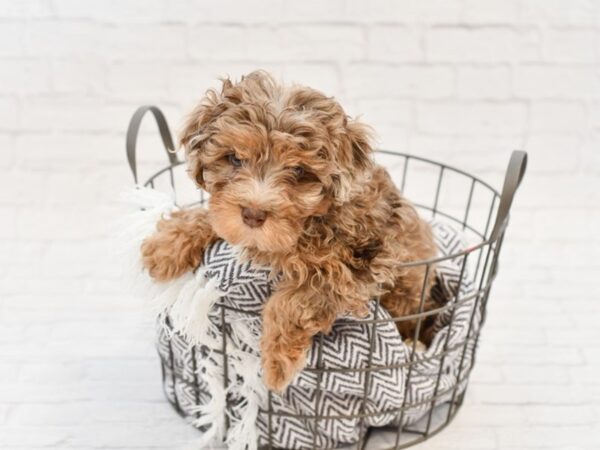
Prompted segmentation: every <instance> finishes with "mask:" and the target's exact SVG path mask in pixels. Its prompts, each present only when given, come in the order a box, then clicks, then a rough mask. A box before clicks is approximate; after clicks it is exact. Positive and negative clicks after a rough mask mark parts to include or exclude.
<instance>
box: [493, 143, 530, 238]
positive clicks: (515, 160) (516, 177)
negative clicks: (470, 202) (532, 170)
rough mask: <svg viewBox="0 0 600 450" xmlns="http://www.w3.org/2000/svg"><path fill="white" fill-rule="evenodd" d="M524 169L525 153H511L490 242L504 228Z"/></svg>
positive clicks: (525, 163)
mask: <svg viewBox="0 0 600 450" xmlns="http://www.w3.org/2000/svg"><path fill="white" fill-rule="evenodd" d="M526 169H527V152H524V151H522V150H515V151H513V152H512V155H511V157H510V161H509V162H508V168H507V169H506V176H505V177H504V186H503V187H502V195H501V196H500V206H499V207H498V214H497V215H496V223H495V224H494V229H493V230H492V234H491V235H490V240H491V241H495V240H496V239H498V237H499V236H500V234H501V233H502V232H503V231H504V229H505V227H506V223H507V220H508V214H509V212H510V207H511V206H512V202H513V198H514V196H515V192H517V189H518V187H519V185H520V184H521V181H522V180H523V176H525V170H526Z"/></svg>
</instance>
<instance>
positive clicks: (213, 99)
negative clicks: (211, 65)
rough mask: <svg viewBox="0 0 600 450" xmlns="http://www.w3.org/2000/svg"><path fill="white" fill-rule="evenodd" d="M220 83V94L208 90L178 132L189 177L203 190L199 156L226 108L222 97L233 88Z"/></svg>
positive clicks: (226, 82) (229, 83) (227, 84)
mask: <svg viewBox="0 0 600 450" xmlns="http://www.w3.org/2000/svg"><path fill="white" fill-rule="evenodd" d="M222 82H223V86H222V88H221V92H217V91H216V90H214V89H210V90H208V91H207V92H206V95H205V97H204V98H203V99H202V100H201V101H200V103H198V105H196V106H195V107H194V109H193V110H192V111H191V112H190V113H189V114H188V115H187V117H186V119H185V122H184V124H183V127H182V128H181V131H180V132H179V143H180V145H181V146H182V147H183V148H184V149H185V155H186V158H187V160H188V166H189V169H190V176H192V178H193V179H194V180H195V181H196V183H198V185H199V186H200V187H201V188H203V189H204V188H205V187H206V186H205V184H204V178H203V176H202V173H203V167H202V161H201V160H202V158H201V154H202V152H203V151H204V146H205V145H206V142H207V141H208V140H209V138H210V137H211V135H212V133H213V130H212V127H211V125H212V124H213V122H214V121H215V119H216V118H217V117H219V116H220V115H221V114H222V113H223V112H224V111H226V110H227V108H228V106H227V104H226V102H225V101H224V95H225V92H226V91H227V90H229V89H230V88H231V87H232V86H233V85H232V83H231V81H230V80H228V79H224V80H222Z"/></svg>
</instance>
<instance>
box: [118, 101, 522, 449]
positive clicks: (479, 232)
mask: <svg viewBox="0 0 600 450" xmlns="http://www.w3.org/2000/svg"><path fill="white" fill-rule="evenodd" d="M148 111H150V112H151V113H152V114H153V116H154V118H155V119H156V122H157V124H158V127H159V131H160V134H161V137H162V141H163V144H164V147H165V149H166V154H167V157H168V165H167V166H165V167H164V168H162V169H161V170H159V171H158V172H156V173H154V175H152V176H151V177H149V178H148V179H147V180H146V181H144V182H143V185H144V186H146V187H151V188H157V185H158V184H159V183H163V184H165V185H166V186H169V187H170V188H171V189H173V191H174V192H175V193H176V195H177V189H176V185H177V179H178V176H179V174H178V167H179V166H181V165H183V164H184V162H183V161H180V160H179V159H178V158H177V156H176V154H175V153H174V151H173V149H174V145H173V140H172V137H171V134H170V132H169V128H168V125H167V122H166V120H165V118H164V116H163V114H162V112H161V111H160V110H159V109H158V108H156V107H154V106H142V107H140V108H139V109H138V110H137V111H136V112H135V114H134V115H133V117H132V119H131V122H130V124H129V129H128V133H127V145H126V147H127V159H128V162H129V166H130V168H131V171H132V173H133V177H134V180H135V182H136V183H138V173H137V164H136V141H137V135H138V131H139V127H140V124H141V121H142V119H143V117H144V115H145V114H146V113H147V112H148ZM377 156H378V157H379V158H381V159H383V160H384V161H382V162H383V163H385V164H386V166H387V167H391V168H392V172H391V173H392V176H393V177H394V181H395V182H396V184H397V186H398V187H399V188H400V189H401V191H402V192H404V193H405V194H406V196H407V197H408V198H409V199H411V200H412V201H413V203H414V204H415V206H416V207H417V208H418V209H419V210H420V212H421V213H422V214H424V215H429V216H431V217H440V218H443V219H445V220H447V221H448V222H450V223H453V224H454V225H455V226H456V227H458V228H460V229H461V230H463V232H464V233H465V235H468V236H469V237H470V242H472V243H471V244H470V245H469V246H468V248H467V249H464V250H461V251H459V252H457V253H456V254H452V255H449V256H445V257H441V258H436V259H431V260H427V261H420V262H415V263H410V265H411V266H421V267H423V270H424V271H426V272H429V270H430V269H431V267H432V264H435V263H437V262H440V261H443V260H449V259H451V260H456V261H458V262H459V263H460V265H461V267H462V269H461V273H460V281H459V286H460V283H463V282H466V281H467V280H466V277H469V280H468V281H469V282H471V283H473V285H474V286H475V291H474V296H475V307H474V308H473V313H472V314H471V316H470V321H469V325H468V332H467V334H466V338H465V339H464V341H463V342H461V344H460V351H461V352H462V354H461V357H460V365H459V370H458V377H457V378H458V382H457V383H456V386H455V388H454V390H453V392H452V393H451V395H450V398H449V400H448V395H447V394H448V393H444V394H446V395H445V396H444V398H445V400H444V401H437V400H438V399H440V398H441V397H442V393H441V392H438V388H439V382H440V377H441V369H442V366H443V360H444V358H445V357H446V354H447V352H448V351H449V350H450V349H447V348H444V351H442V352H440V353H439V354H436V355H435V357H436V358H439V359H440V360H441V361H442V364H440V371H439V373H438V374H437V379H436V384H435V394H434V396H433V399H432V400H431V402H430V405H429V406H428V409H427V411H426V413H425V414H424V416H423V418H422V419H421V420H420V421H419V422H417V423H415V424H412V425H411V426H410V427H406V426H402V425H399V426H396V425H394V426H388V427H383V431H382V432H383V433H384V435H385V436H387V437H386V438H385V439H383V440H382V441H383V442H385V443H386V444H384V445H382V446H381V447H379V448H386V449H388V448H389V449H390V450H391V449H400V448H406V447H409V446H411V445H414V444H417V443H419V442H422V441H424V440H427V439H428V438H429V437H431V436H433V435H435V434H436V433H438V432H439V431H441V430H442V429H443V428H445V427H446V426H447V425H448V424H449V423H450V422H451V421H452V419H453V418H454V416H455V415H456V413H457V412H458V410H459V409H460V407H461V405H462V402H463V398H464V394H465V390H464V389H463V390H461V391H459V389H458V387H459V386H460V385H463V386H465V387H466V385H467V384H468V378H469V375H470V373H471V370H472V368H473V366H474V363H475V352H476V348H477V343H478V341H479V337H480V331H481V328H482V327H481V325H482V324H483V322H484V321H485V316H486V314H485V312H486V306H487V301H488V298H489V294H490V289H491V287H492V284H493V281H494V279H495V277H496V275H497V272H498V257H499V254H500V250H501V247H502V242H503V240H504V235H505V232H506V227H507V224H508V218H509V211H510V207H511V204H512V201H513V197H514V195H515V192H516V190H517V188H518V186H519V184H520V182H521V180H522V178H523V176H524V174H525V169H526V165H527V154H526V153H525V152H522V151H514V152H513V153H512V156H511V158H510V162H509V165H508V169H507V172H506V176H505V180H504V186H503V189H502V193H501V194H500V193H499V192H498V191H497V190H496V189H494V188H493V187H492V186H490V185H489V184H488V183H486V182H485V181H482V180H481V179H479V178H477V177H475V176H473V175H470V174H468V173H466V172H464V171H462V170H459V169H456V168H454V167H451V166H448V165H446V164H442V163H438V162H435V161H431V160H428V159H425V158H421V157H417V156H412V155H408V154H404V153H399V152H393V151H386V150H379V151H378V152H377ZM181 172H183V171H181ZM452 180H453V181H452ZM186 183H188V184H191V183H190V182H189V180H188V181H186ZM451 184H452V185H453V186H454V187H453V193H452V195H451V196H450V197H448V196H445V192H447V191H449V190H450V189H449V185H451ZM459 184H461V185H462V186H464V189H463V191H464V194H463V195H459V194H456V192H457V191H458V187H457V186H458V185H459ZM411 185H414V186H415V189H413V190H414V192H410V191H411V189H410V188H411ZM196 195H197V197H196V198H195V199H191V201H188V202H183V201H182V202H180V203H179V204H180V205H183V206H190V205H193V204H198V203H204V202H205V200H206V195H205V193H204V192H202V191H201V190H200V191H199V192H196ZM177 200H178V201H179V199H177ZM466 268H467V270H465V269H466ZM467 274H468V275H467ZM463 278H465V279H463ZM424 298H425V296H424V295H422V296H421V305H420V306H421V309H420V311H421V312H420V313H418V314H415V315H412V316H405V317H396V318H392V319H376V320H370V321H368V323H367V322H365V323H367V324H368V325H369V326H371V327H374V326H376V325H377V324H378V323H382V322H385V321H394V322H399V321H404V320H416V321H417V327H416V330H415V335H414V338H413V343H414V344H413V348H412V353H411V354H410V360H409V361H408V363H407V370H408V372H407V377H406V384H407V385H408V384H409V383H410V379H411V374H412V369H413V362H414V356H415V350H416V345H417V341H418V340H419V336H420V333H421V330H422V328H423V324H424V323H425V321H426V320H427V319H428V318H429V317H430V316H431V315H432V314H435V313H442V312H444V311H446V310H448V309H449V308H456V303H457V302H458V301H460V299H457V298H456V299H455V301H454V302H448V303H447V304H446V305H443V306H440V307H439V308H438V309H436V310H435V311H433V312H431V311H430V312H423V304H424ZM476 310H479V311H480V312H481V314H475V311H476ZM452 314H453V312H452ZM222 317H225V315H224V314H222ZM356 320H357V321H359V322H360V321H361V320H360V319H356ZM450 327H452V319H451V321H450ZM370 335H371V336H374V333H373V332H371V333H370ZM315 339H317V340H318V337H317V338H315ZM371 340H373V339H371ZM215 351H216V353H217V354H219V355H220V356H221V357H222V358H223V363H224V364H223V365H224V367H227V348H226V343H225V342H224V343H223V346H222V348H220V349H215ZM467 352H470V353H471V354H470V355H467ZM467 356H468V357H467ZM161 362H162V364H163V377H164V376H165V375H164V374H165V370H164V369H165V368H170V369H173V364H174V363H173V360H172V358H171V360H170V361H169V360H162V361H161ZM389 368H390V367H388V366H384V367H375V366H373V367H368V368H367V369H366V372H367V373H372V372H374V371H377V370H386V369H389ZM305 370H313V371H315V372H316V373H317V374H321V375H320V376H322V373H323V371H324V369H322V368H320V367H318V366H317V367H308V368H307V369H305ZM348 370H356V369H348ZM226 374H227V371H226V370H225V377H226V376H227V375H226ZM365 379H366V383H365V386H364V392H365V395H366V392H367V390H368V387H369V386H368V383H369V381H368V380H369V376H366V377H365ZM224 383H227V380H226V379H225V380H224ZM192 388H193V386H192ZM167 398H168V399H169V401H170V402H171V404H172V405H173V407H174V408H175V409H176V410H177V411H178V412H179V413H180V414H182V415H184V414H183V411H182V409H181V408H180V405H179V403H178V399H177V395H176V393H175V395H174V396H172V397H169V396H167ZM197 398H198V397H197ZM318 403H319V402H318V400H317V405H316V406H317V407H316V408H315V414H314V415H313V416H312V417H303V419H304V420H314V421H316V422H315V423H317V422H318V421H324V420H328V419H332V418H331V417H328V416H326V415H320V414H318V411H319V408H318V406H319V405H318ZM413 406H415V405H412V404H410V401H407V399H406V397H405V404H403V405H402V407H401V408H398V410H397V411H395V412H396V413H397V414H398V416H399V421H398V422H399V423H402V416H403V415H404V412H405V411H407V410H408V409H410V408H411V407H413ZM261 414H265V415H267V416H268V420H269V423H270V420H271V416H272V415H273V414H274V413H273V409H272V404H271V396H269V405H268V408H267V409H266V410H264V411H261ZM367 415H368V413H366V412H365V411H364V409H363V411H362V412H361V414H360V415H355V416H348V418H359V419H360V423H361V428H360V429H361V439H360V441H359V442H358V443H357V444H356V445H355V448H358V449H364V448H367V444H369V441H370V438H371V437H372V436H373V434H372V433H371V431H372V430H371V429H367V427H363V426H362V421H363V420H364V418H365V417H366V416H367ZM372 440H373V439H371V441H372ZM371 446H372V445H369V448H371ZM263 448H275V447H274V446H273V444H272V442H271V440H270V438H269V439H268V443H267V445H265V446H264V447H263ZM314 448H318V446H317V445H316V443H315V445H314Z"/></svg>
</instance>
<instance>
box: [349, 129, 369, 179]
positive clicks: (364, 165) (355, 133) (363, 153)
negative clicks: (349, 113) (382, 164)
mask: <svg viewBox="0 0 600 450" xmlns="http://www.w3.org/2000/svg"><path fill="white" fill-rule="evenodd" d="M346 136H347V139H348V142H349V144H348V145H349V146H350V150H351V152H352V163H353V165H354V167H355V168H356V169H358V170H367V169H370V168H371V167H372V166H373V159H372V158H373V147H372V146H371V142H372V141H373V130H372V129H371V127H369V126H367V125H365V124H363V123H361V122H359V121H357V120H352V119H348V121H347V123H346Z"/></svg>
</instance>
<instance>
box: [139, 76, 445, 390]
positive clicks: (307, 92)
mask: <svg viewBox="0 0 600 450" xmlns="http://www.w3.org/2000/svg"><path fill="white" fill-rule="evenodd" d="M181 143H182V145H183V146H184V147H185V150H186V155H187V159H188V163H189V169H190V174H191V176H192V177H193V178H194V180H195V181H196V182H197V184H198V186H200V187H201V188H203V189H205V190H206V191H208V192H209V193H210V195H211V196H210V199H209V203H208V209H207V210H206V209H190V210H187V211H184V212H180V213H177V214H174V215H173V216H172V217H171V218H168V219H164V220H162V221H161V222H160V223H159V224H158V229H157V232H156V233H155V234H154V235H153V236H151V237H150V238H149V239H147V240H146V241H145V242H144V243H143V246H142V253H143V260H144V264H145V266H146V267H147V268H148V269H149V271H150V274H151V275H152V276H153V277H155V278H156V279H157V280H168V279H171V278H174V277H177V276H179V275H181V274H182V273H184V272H186V271H189V270H191V269H193V268H195V267H196V266H197V265H198V264H199V263H200V261H201V259H202V253H203V250H204V248H206V246H207V245H209V244H210V243H211V242H213V241H215V240H216V239H218V238H222V239H225V240H226V241H228V242H230V243H231V244H234V245H237V246H239V247H241V248H242V249H243V254H244V256H245V257H248V258H251V259H252V260H253V261H255V262H258V263H261V264H265V265H269V266H271V267H272V268H273V270H274V271H276V273H279V274H280V275H281V278H280V279H279V281H278V284H277V287H276V289H275V292H274V293H273V295H272V296H271V298H270V299H269V300H268V302H267V303H266V305H265V308H264V311H263V335H262V342H261V346H262V348H261V352H262V359H263V368H264V379H265V383H266V385H267V386H268V387H269V388H271V389H273V390H277V391H281V390H283V389H284V388H285V387H286V386H287V385H288V384H289V383H290V381H291V380H292V379H293V377H294V375H295V374H296V373H297V372H298V371H299V370H300V369H301V368H302V367H303V365H304V363H305V356H306V353H307V350H308V349H309V348H310V345H311V341H312V338H313V336H315V335H316V334H317V333H319V332H324V333H327V332H329V330H330V329H331V326H332V324H333V322H334V320H335V319H336V317H338V316H339V315H340V314H353V315H356V316H361V315H364V314H365V313H366V312H367V303H368V300H369V299H370V298H372V297H374V296H377V295H380V296H381V302H382V305H383V306H384V307H385V308H387V309H388V310H389V311H390V313H391V314H392V315H393V316H404V315H407V314H412V313H415V312H417V311H418V307H419V303H420V300H421V291H422V289H423V287H424V286H425V294H426V296H427V297H428V294H429V288H430V285H431V283H432V280H433V276H432V272H433V271H430V276H429V277H428V280H427V281H426V280H425V270H424V267H423V266H418V267H413V268H406V267H405V268H400V267H398V266H399V264H400V263H404V262H410V261H418V260H425V259H429V258H432V257H434V256H435V255H436V247H435V244H434V241H433V237H432V233H431V230H430V227H429V225H428V224H427V223H426V222H424V221H423V220H422V219H421V218H419V216H418V215H417V212H416V211H415V209H414V207H413V206H412V205H411V204H410V203H409V202H408V201H407V200H406V199H405V198H403V197H402V195H401V194H400V193H399V192H398V190H397V189H396V187H395V186H394V184H393V183H392V181H391V179H390V177H389V175H388V174H387V172H386V171H385V170H384V169H383V168H382V167H379V166H377V165H375V164H374V162H373V160H372V147H371V144H370V131H369V129H368V128H367V127H366V126H365V125H363V124H361V123H359V122H357V121H355V120H351V119H350V118H349V117H348V116H347V115H346V114H345V112H344V110H343V109H342V107H341V106H340V105H339V104H338V103H337V102H336V101H335V100H334V99H333V98H331V97H327V96H325V95H323V94H322V93H320V92H318V91H316V90H314V89H311V88H308V87H303V86H292V87H283V86H281V85H279V84H277V83H276V82H275V81H274V80H273V79H272V78H271V77H270V76H269V75H268V74H266V73H264V72H253V73H251V74H249V75H247V76H245V77H243V78H242V80H241V81H240V82H238V83H232V82H231V81H230V80H228V79H226V80H224V81H223V86H222V89H221V90H220V92H219V91H215V90H210V91H208V92H207V94H206V96H205V98H204V99H203V100H202V101H201V103H200V104H199V105H198V106H197V107H196V108H195V109H194V110H193V111H192V113H191V114H190V115H189V117H188V120H187V122H186V123H185V126H184V128H183V132H182V135H181ZM426 300H427V302H426V308H430V305H429V299H428V298H427V299H426ZM414 327H415V323H414V321H413V322H410V321H409V322H407V321H404V322H399V329H400V332H401V333H402V335H403V336H405V337H412V331H413V330H414Z"/></svg>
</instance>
